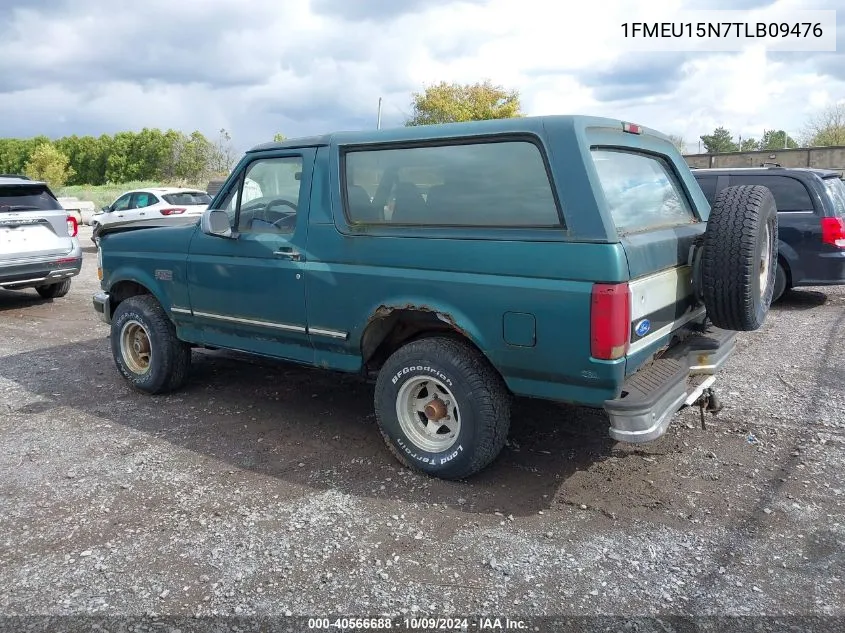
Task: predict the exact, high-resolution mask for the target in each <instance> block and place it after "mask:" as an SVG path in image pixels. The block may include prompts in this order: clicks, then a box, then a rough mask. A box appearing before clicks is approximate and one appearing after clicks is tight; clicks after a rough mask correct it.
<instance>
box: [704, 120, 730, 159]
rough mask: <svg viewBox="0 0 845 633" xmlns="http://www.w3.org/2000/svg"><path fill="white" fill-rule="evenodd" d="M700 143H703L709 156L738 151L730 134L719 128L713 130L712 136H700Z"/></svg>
mask: <svg viewBox="0 0 845 633" xmlns="http://www.w3.org/2000/svg"><path fill="white" fill-rule="evenodd" d="M701 142H702V143H704V147H705V149H706V150H707V152H708V153H709V154H723V153H725V152H737V151H739V146H738V145H737V144H736V143H734V141H733V137H732V136H731V133H730V132H728V130H726V129H725V128H724V127H721V126H720V127H717V128H716V129H715V130H713V134H704V135H703V136H701Z"/></svg>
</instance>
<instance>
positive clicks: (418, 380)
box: [375, 337, 510, 479]
mask: <svg viewBox="0 0 845 633" xmlns="http://www.w3.org/2000/svg"><path fill="white" fill-rule="evenodd" d="M375 409H376V418H377V420H378V425H379V429H380V430H381V434H382V437H383V438H384V440H385V442H386V443H387V445H388V447H389V448H390V450H391V451H392V452H393V454H394V455H395V456H396V457H397V458H398V459H399V461H400V462H401V463H402V464H404V465H405V466H408V467H410V468H414V469H416V470H420V471H422V472H425V473H428V474H429V475H434V476H436V477H440V478H443V479H463V478H465V477H469V476H470V475H473V474H475V473H477V472H478V471H480V470H482V469H483V468H484V467H485V466H487V465H488V464H490V462H492V461H493V460H494V459H495V458H496V456H497V455H498V454H499V453H500V452H501V450H502V447H503V446H504V444H505V440H506V439H507V435H508V429H509V426H510V393H509V392H508V389H507V387H506V386H505V384H504V381H503V380H502V378H501V377H500V376H499V374H498V373H496V371H495V370H494V369H493V368H492V367H491V366H490V364H489V363H488V362H487V359H486V358H484V356H482V355H481V353H480V352H478V351H477V350H476V349H475V348H474V347H472V346H470V345H469V344H467V343H464V342H462V341H457V340H454V339H448V338H440V337H438V338H427V339H422V340H418V341H414V342H412V343H409V344H407V345H405V346H404V347H402V348H400V349H399V350H398V351H396V352H395V353H394V354H393V355H392V356H391V357H390V358H388V359H387V362H386V363H385V364H384V366H383V367H382V368H381V371H380V372H379V375H378V380H377V381H376V390H375Z"/></svg>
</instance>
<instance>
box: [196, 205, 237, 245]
mask: <svg viewBox="0 0 845 633" xmlns="http://www.w3.org/2000/svg"><path fill="white" fill-rule="evenodd" d="M200 229H201V230H202V232H203V233H205V234H206V235H213V236H215V237H226V238H229V239H234V237H235V235H234V233H232V227H231V226H230V225H229V216H228V214H227V213H226V212H225V211H223V210H221V209H206V210H205V211H203V214H202V218H201V219H200Z"/></svg>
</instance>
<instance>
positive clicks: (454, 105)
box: [405, 80, 523, 126]
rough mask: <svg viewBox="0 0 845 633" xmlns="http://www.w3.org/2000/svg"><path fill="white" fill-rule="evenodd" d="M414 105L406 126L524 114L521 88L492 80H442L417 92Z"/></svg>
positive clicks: (501, 117) (414, 95) (413, 100)
mask: <svg viewBox="0 0 845 633" xmlns="http://www.w3.org/2000/svg"><path fill="white" fill-rule="evenodd" d="M411 108H412V115H411V118H410V119H408V120H407V121H406V122H405V125H406V126H413V125H431V124H434V123H454V122H458V121H483V120H487V119H509V118H513V117H520V116H523V114H522V112H521V105H520V101H519V91H517V90H507V89H505V88H503V87H502V86H497V85H493V83H492V82H490V80H485V81H483V82H480V83H474V84H459V83H448V82H445V81H443V82H440V83H438V84H435V85H432V86H429V87H428V88H426V89H425V90H423V91H422V92H415V93H414V94H413V97H412V100H411Z"/></svg>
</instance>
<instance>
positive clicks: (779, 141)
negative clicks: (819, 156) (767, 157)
mask: <svg viewBox="0 0 845 633" xmlns="http://www.w3.org/2000/svg"><path fill="white" fill-rule="evenodd" d="M784 147H787V148H789V149H793V148H795V147H798V143H796V142H795V139H793V138H792V137H791V136H788V135H787V133H786V132H784V131H783V130H766V131H765V132H763V138H762V139H761V140H760V149H762V150H777V149H783V148H784Z"/></svg>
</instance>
